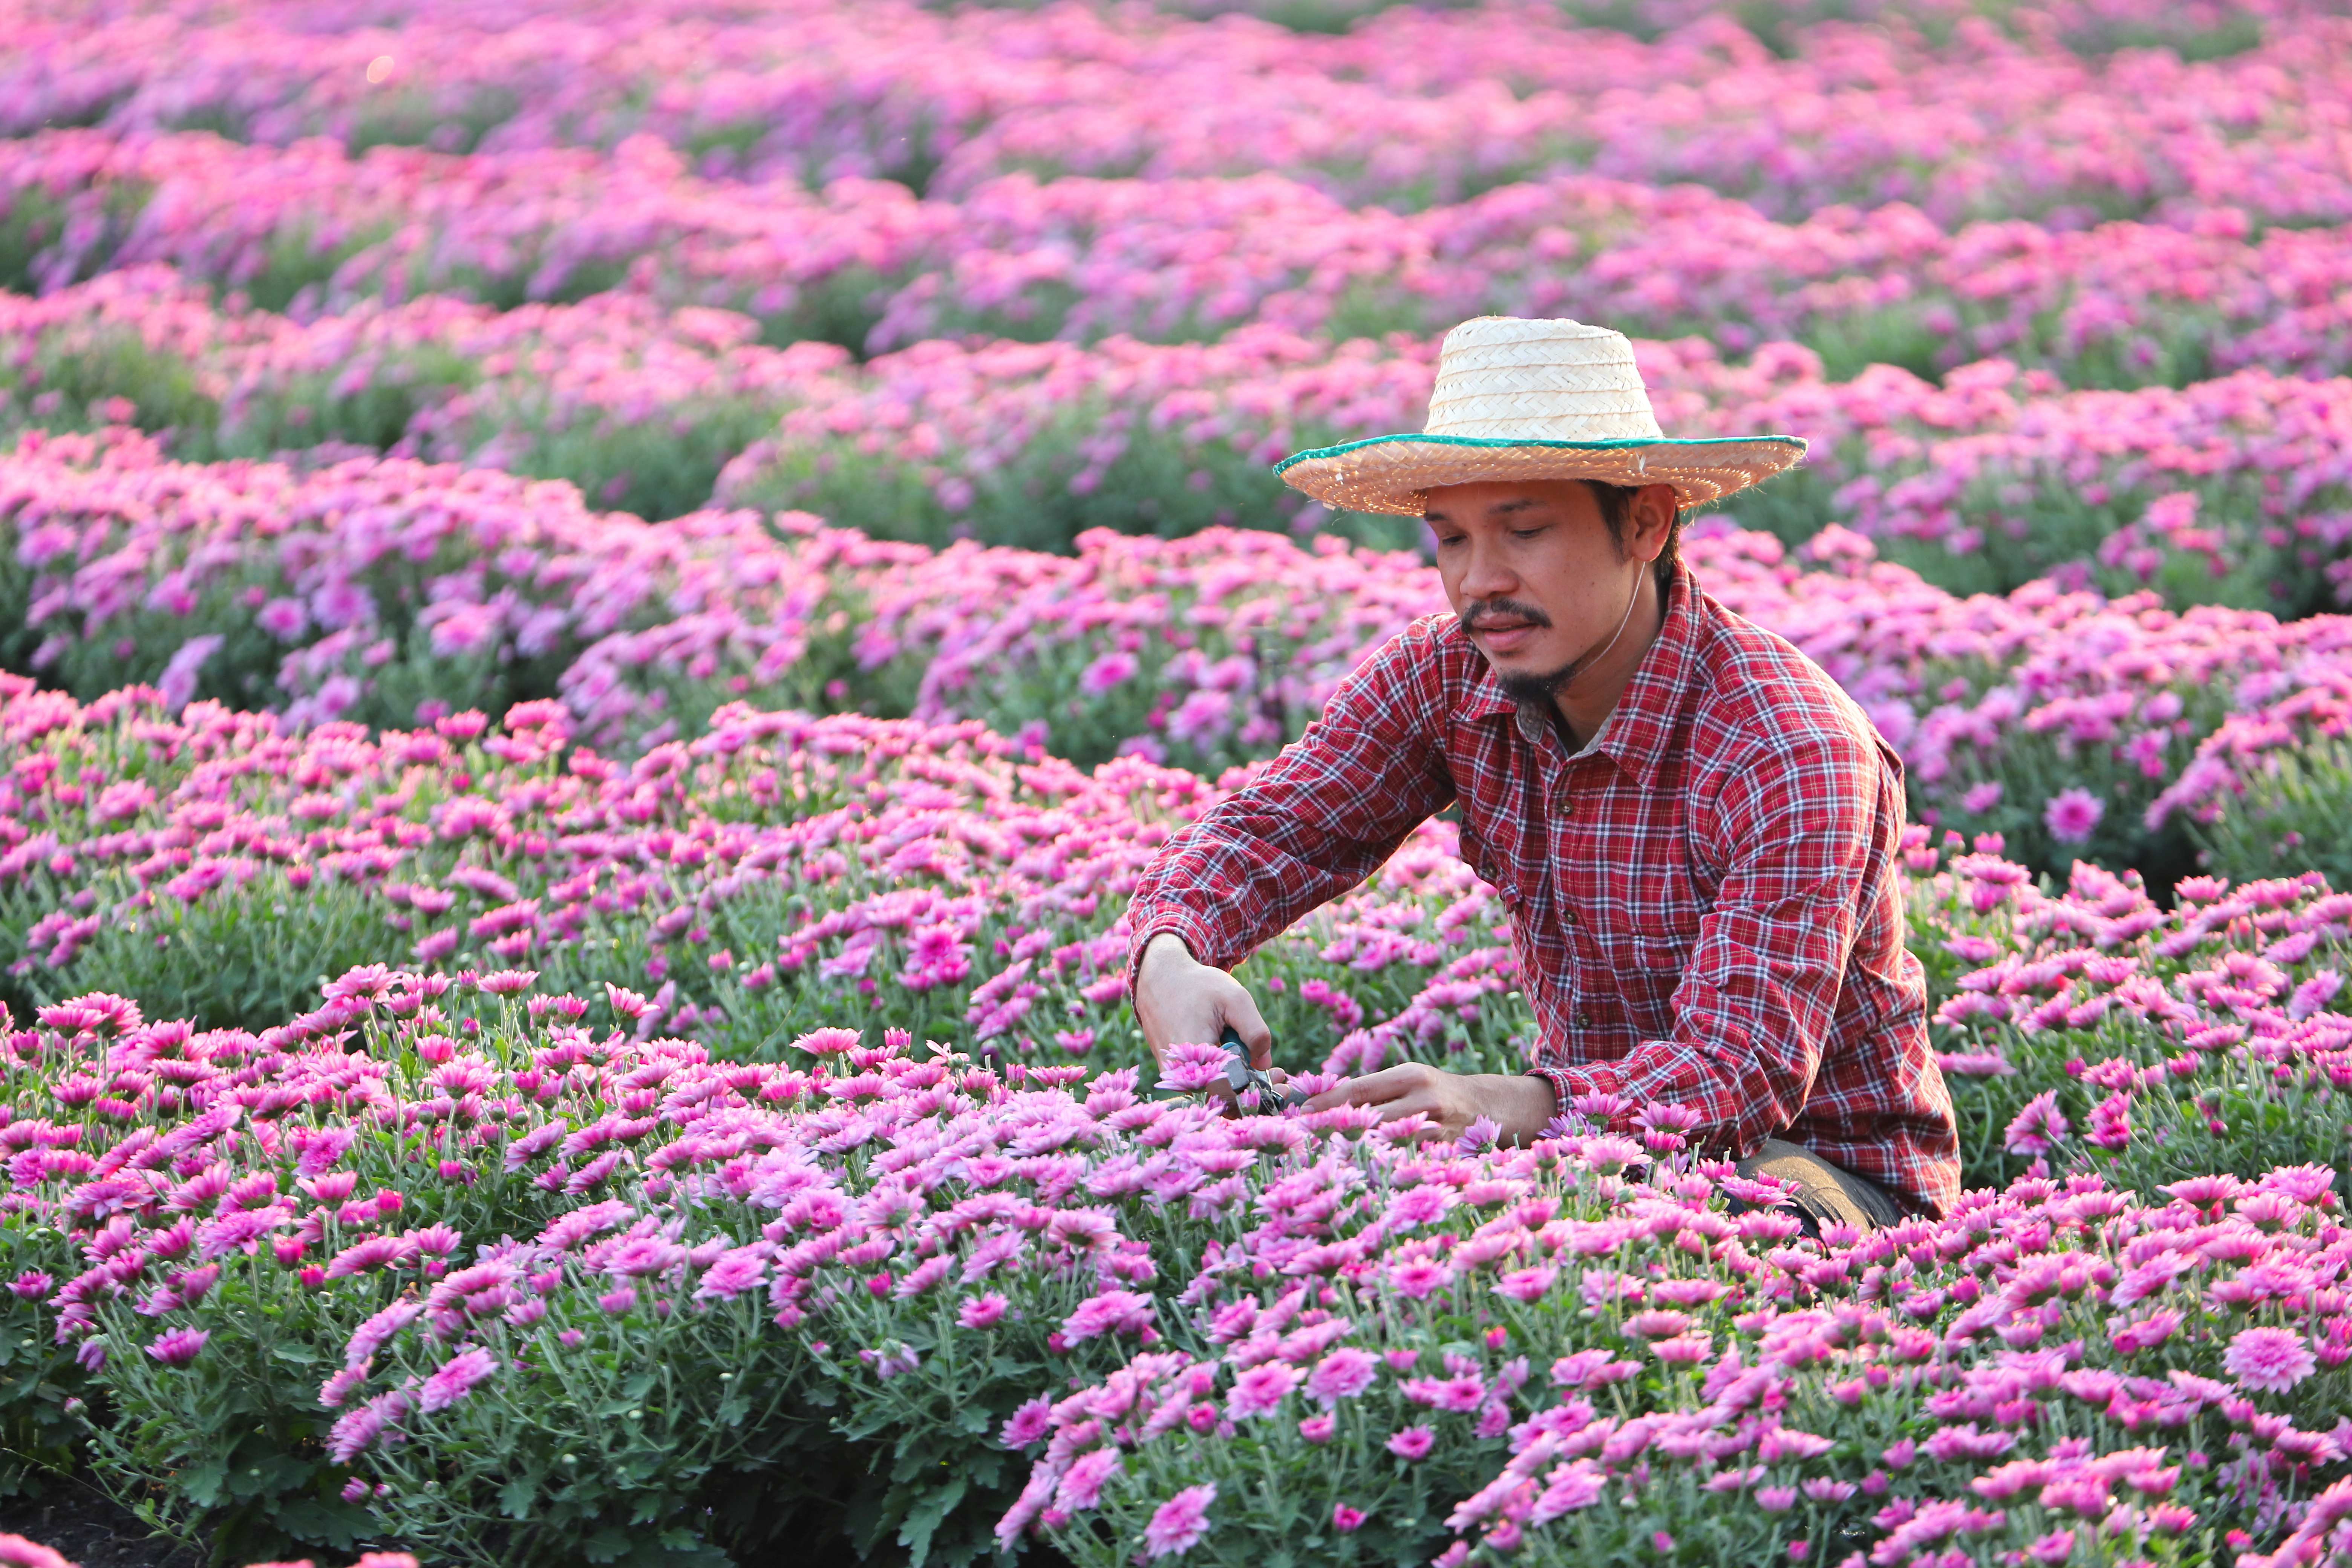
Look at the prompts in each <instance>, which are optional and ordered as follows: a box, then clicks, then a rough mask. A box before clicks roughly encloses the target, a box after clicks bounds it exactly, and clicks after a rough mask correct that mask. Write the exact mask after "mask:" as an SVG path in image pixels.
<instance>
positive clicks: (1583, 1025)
mask: <svg viewBox="0 0 2352 1568" xmlns="http://www.w3.org/2000/svg"><path fill="white" fill-rule="evenodd" d="M1576 1026H1577V1027H1578V1028H1580V1029H1589V1028H1591V1027H1592V1015H1591V1014H1590V1013H1579V1014H1578V1015H1577V1016H1576Z"/></svg>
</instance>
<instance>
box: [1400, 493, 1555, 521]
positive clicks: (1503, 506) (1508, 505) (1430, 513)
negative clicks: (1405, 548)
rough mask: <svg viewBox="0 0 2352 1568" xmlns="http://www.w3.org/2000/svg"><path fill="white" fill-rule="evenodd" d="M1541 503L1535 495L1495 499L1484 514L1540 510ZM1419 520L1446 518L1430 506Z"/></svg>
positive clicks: (1442, 519) (1444, 519) (1440, 519)
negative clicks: (1512, 498)
mask: <svg viewBox="0 0 2352 1568" xmlns="http://www.w3.org/2000/svg"><path fill="white" fill-rule="evenodd" d="M1543 504H1544V503H1543V501H1542V500H1539V499H1538V498H1537V497H1535V496H1520V497H1519V498H1517V500H1505V501H1496V503H1495V504H1494V505H1493V506H1490V507H1488V508H1487V509H1486V515H1487V516H1488V517H1508V516H1510V515H1511V514H1512V513H1513V512H1520V511H1528V510H1540V509H1541V508H1542V506H1543ZM1421 521H1423V522H1444V521H1447V519H1446V516H1445V514H1444V512H1442V511H1440V510H1437V509H1436V508H1435V507H1430V508H1428V509H1427V510H1423V512H1422V514H1421Z"/></svg>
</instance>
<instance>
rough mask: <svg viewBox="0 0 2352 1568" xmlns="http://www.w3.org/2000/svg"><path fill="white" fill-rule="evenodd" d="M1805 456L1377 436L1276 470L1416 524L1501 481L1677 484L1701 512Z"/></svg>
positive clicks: (1670, 444) (1790, 441)
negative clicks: (1450, 498) (1458, 489)
mask: <svg viewBox="0 0 2352 1568" xmlns="http://www.w3.org/2000/svg"><path fill="white" fill-rule="evenodd" d="M1804 456H1805V442H1804V440H1803V438H1802V437H1797V436H1718V437H1704V438H1701V439H1696V440H1687V441H1675V440H1665V439H1658V438H1649V439H1645V438H1642V437H1622V438H1619V439H1615V440H1609V441H1529V440H1517V439H1505V438H1496V437H1480V436H1430V435H1409V436H1373V437H1369V438H1367V439H1365V440H1361V441H1349V442H1345V443H1343V444H1341V445H1339V446H1337V447H1316V448H1315V449H1314V450H1312V451H1307V452H1298V453H1295V454H1293V455H1292V456H1290V457H1287V458H1284V459H1283V460H1282V461H1281V462H1279V463H1276V465H1275V468H1274V471H1275V472H1276V474H1278V475H1280V476H1281V477H1282V481H1283V483H1285V484H1286V485H1288V486H1290V487H1291V488H1292V489H1297V490H1303V491H1305V492H1306V493H1307V494H1308V495H1310V496H1313V497H1314V498H1315V499H1316V500H1320V501H1328V502H1329V503H1330V504H1331V505H1333V506H1337V507H1345V508H1347V509H1348V510H1350V511H1381V512H1392V513H1395V514H1398V515H1400V516H1406V517H1417V516H1419V515H1420V513H1421V510H1422V504H1423V503H1422V499H1421V498H1422V496H1423V494H1424V493H1425V492H1427V491H1429V490H1433V489H1438V488H1440V487H1441V486H1444V485H1466V484H1476V483H1481V482H1486V481H1492V480H1496V479H1591V480H1595V481H1597V482H1599V483H1601V484H1610V485H1636V486H1638V485H1672V486H1674V488H1675V496H1676V498H1677V499H1678V500H1680V502H1681V503H1682V504H1683V505H1684V506H1701V505H1704V504H1706V502H1708V501H1715V500H1722V499H1723V498H1724V497H1725V496H1727V495H1730V494H1732V493H1733V492H1735V491H1738V490H1743V489H1747V488H1748V486H1750V485H1752V484H1756V483H1758V482H1759V481H1760V480H1763V479H1770V478H1771V477H1772V476H1773V475H1774V474H1777V473H1779V472H1780V471H1781V470H1782V469H1784V468H1791V467H1793V466H1795V465H1796V464H1797V463H1798V462H1800V461H1801V460H1802V459H1803V458H1804Z"/></svg>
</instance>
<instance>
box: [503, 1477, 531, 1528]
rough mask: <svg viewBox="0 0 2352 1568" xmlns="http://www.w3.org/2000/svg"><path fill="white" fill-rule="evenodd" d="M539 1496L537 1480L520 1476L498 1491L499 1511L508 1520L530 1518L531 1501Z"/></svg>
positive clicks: (510, 1480)
mask: <svg viewBox="0 0 2352 1568" xmlns="http://www.w3.org/2000/svg"><path fill="white" fill-rule="evenodd" d="M538 1495H539V1478H538V1477H537V1476H535V1475H520V1476H516V1477H514V1478H512V1479H509V1481H508V1482H507V1484H506V1485H504V1486H502V1487H500V1488H499V1512H500V1513H502V1514H504V1515H506V1516H507V1517H508V1518H509V1519H525V1518H528V1517H530V1505H531V1500H533V1499H534V1498H536V1497H537V1496H538Z"/></svg>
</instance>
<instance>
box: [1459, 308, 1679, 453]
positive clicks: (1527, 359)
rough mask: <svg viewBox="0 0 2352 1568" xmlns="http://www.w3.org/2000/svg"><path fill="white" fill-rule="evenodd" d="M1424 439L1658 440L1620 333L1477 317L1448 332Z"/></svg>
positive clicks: (1628, 344)
mask: <svg viewBox="0 0 2352 1568" xmlns="http://www.w3.org/2000/svg"><path fill="white" fill-rule="evenodd" d="M1423 434H1425V435H1431V436H1457V437H1475V438H1483V439H1488V440H1517V441H1611V440H1628V439H1630V440H1637V441H1641V440H1647V441H1655V440H1660V439H1663V438H1664V436H1663V432H1661V431H1660V430H1659V428H1658V417H1657V415H1656V414H1655V413H1654V412H1653V411H1652V410H1651V407H1650V394H1649V390H1648V389H1647V388H1646V387H1644V386H1643V384H1642V373H1641V370H1640V369H1639V367H1637V366H1636V365H1635V364H1634V363H1633V343H1632V342H1631V341H1630V340H1628V339H1627V338H1626V336H1625V334H1624V333H1622V332H1612V331H1610V330H1609V329H1608V328H1606V327H1588V326H1586V325H1585V324H1584V323H1583V322H1581V321H1559V320H1554V321H1540V320H1537V321H1530V320H1526V319H1523V318H1520V317H1517V316H1481V317H1479V318H1477V319H1476V320H1475V321H1465V322H1463V323H1462V324H1461V325H1460V326H1458V327H1456V328H1454V330H1453V331H1450V332H1448V333H1446V334H1445V342H1444V344H1443V346H1441V347H1440V348H1439V350H1438V354H1437V385H1436V387H1435V389H1434V390H1433V391H1432V392H1431V394H1430V396H1429V424H1428V426H1427V428H1426V429H1425V430H1424V432H1423Z"/></svg>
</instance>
